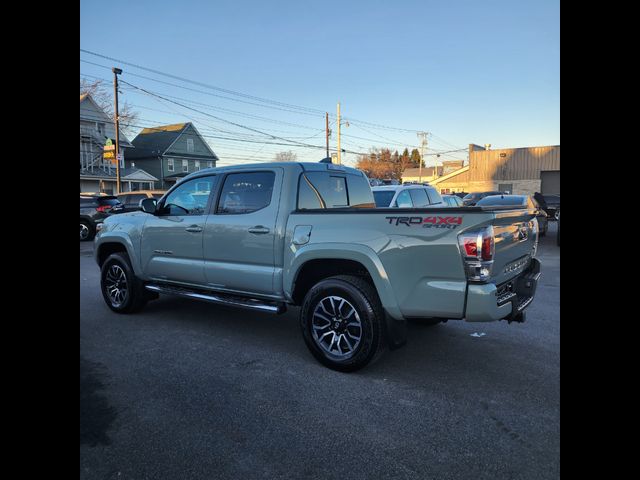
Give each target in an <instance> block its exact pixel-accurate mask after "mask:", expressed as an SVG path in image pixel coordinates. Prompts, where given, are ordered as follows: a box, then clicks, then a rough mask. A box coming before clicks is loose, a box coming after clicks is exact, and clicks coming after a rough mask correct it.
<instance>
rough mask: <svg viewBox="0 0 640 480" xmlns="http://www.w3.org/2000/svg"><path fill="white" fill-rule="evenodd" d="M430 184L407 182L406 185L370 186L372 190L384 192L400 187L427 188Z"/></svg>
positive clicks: (404, 188)
mask: <svg viewBox="0 0 640 480" xmlns="http://www.w3.org/2000/svg"><path fill="white" fill-rule="evenodd" d="M429 187H431V185H421V184H407V185H379V186H377V187H371V191H372V192H384V191H385V190H387V191H393V192H395V191H397V190H400V189H403V190H406V189H415V188H429Z"/></svg>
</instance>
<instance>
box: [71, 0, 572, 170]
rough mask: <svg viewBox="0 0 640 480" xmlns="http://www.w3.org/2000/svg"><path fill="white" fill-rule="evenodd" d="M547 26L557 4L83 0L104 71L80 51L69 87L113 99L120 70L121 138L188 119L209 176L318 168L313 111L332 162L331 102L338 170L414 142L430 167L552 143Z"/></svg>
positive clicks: (85, 23) (556, 119)
mask: <svg viewBox="0 0 640 480" xmlns="http://www.w3.org/2000/svg"><path fill="white" fill-rule="evenodd" d="M559 20H560V11H559V0H529V1H513V0H489V1H481V0H475V1H456V0H449V1H446V0H445V1H442V0H437V1H430V0H424V1H408V0H407V1H403V0H396V1H389V0H385V1H378V0H368V1H345V0H342V1H333V0H326V1H322V2H319V1H303V0H298V1H280V0H271V1H257V0H254V1H247V0H233V1H227V0H215V1H211V0H210V1H194V0H183V1H180V2H175V1H172V2H168V1H164V0H155V1H136V2H131V1H120V0H111V1H110V2H108V3H105V2H103V1H97V0H81V2H80V48H81V49H84V50H87V51H89V52H93V53H97V54H100V55H104V56H107V57H111V58H113V59H116V60H117V61H113V60H109V59H105V58H101V57H99V56H96V55H93V54H90V53H85V52H82V51H81V52H80V59H81V61H80V76H81V78H82V77H85V78H86V79H88V80H95V79H97V78H102V79H105V81H106V85H107V86H108V87H109V88H112V87H111V83H110V82H112V78H113V74H112V73H111V72H110V68H111V67H112V66H117V67H119V68H122V70H123V73H122V75H121V76H120V79H121V80H122V81H123V82H127V83H122V84H121V86H122V89H121V91H122V94H121V96H120V103H122V102H124V101H126V102H128V103H130V104H131V105H132V107H133V108H134V109H135V110H137V111H138V113H139V122H138V123H139V127H137V128H134V132H137V131H139V130H140V127H143V126H156V125H161V124H167V123H178V122H185V121H192V122H193V123H194V125H196V128H197V129H198V130H199V131H200V133H201V134H203V136H205V137H206V140H207V141H208V143H209V144H210V145H211V147H212V149H213V150H214V151H215V152H216V154H217V155H218V156H219V157H220V160H221V161H220V162H219V165H229V164H234V163H247V162H262V161H271V160H273V158H274V156H275V154H276V153H277V152H280V151H284V150H291V151H293V152H294V153H296V154H297V156H298V160H301V161H319V160H320V159H321V158H323V157H324V156H325V150H324V149H322V148H308V147H307V145H315V146H324V145H325V136H324V126H325V120H324V114H323V113H322V112H325V111H326V112H328V113H329V114H330V121H331V130H332V135H331V139H330V144H331V149H332V150H333V151H335V148H336V124H335V114H336V104H337V102H340V104H341V113H342V115H343V125H342V128H341V131H342V142H341V143H342V148H344V149H345V150H348V151H349V152H350V153H347V154H345V155H344V156H343V163H347V164H354V162H355V160H356V159H357V153H359V152H368V151H369V149H370V148H372V147H377V148H384V147H387V148H391V149H392V150H400V151H401V150H402V149H403V148H404V147H407V148H409V150H411V149H412V148H416V147H417V146H418V145H419V140H418V137H417V133H416V132H417V131H425V132H429V134H428V136H427V146H426V153H427V154H428V156H427V164H428V165H432V164H433V163H434V162H437V161H442V160H452V159H465V158H467V154H466V151H465V149H466V148H467V147H468V144H469V143H475V144H479V145H484V144H491V145H492V147H491V148H514V147H525V146H542V145H559V144H560V26H559ZM122 61H124V62H127V63H129V64H134V65H137V66H139V67H145V68H149V69H153V70H156V71H158V72H164V73H166V74H170V75H174V76H178V77H181V79H186V80H190V81H192V82H198V84H195V83H188V82H186V81H184V80H178V79H175V78H172V77H167V76H163V75H160V74H158V73H152V72H149V71H147V70H142V69H140V68H137V67H134V66H132V65H127V64H122V63H120V62H122ZM88 62H91V63H88ZM94 64H98V65H94ZM105 67H108V68H105ZM136 75H142V76H144V77H147V78H141V77H139V76H136ZM161 82H165V83H161ZM167 83H171V84H172V85H167ZM131 85H133V86H131ZM136 87H137V88H136ZM141 88H142V89H144V90H147V92H151V94H149V93H145V92H143V91H142V90H140V89H141ZM221 89H222V90H221ZM229 91H231V92H229ZM154 94H155V96H154ZM175 102H178V103H179V104H180V105H178V104H177V103H175ZM283 104H286V105H283ZM187 107H188V108H187ZM195 110H197V111H195ZM231 122H232V123H231ZM346 122H348V123H349V125H348V126H347V125H346ZM265 134H267V135H265ZM132 136H135V133H134V134H133V135H132ZM216 137H218V138H216ZM220 137H224V138H220ZM265 142H268V143H265ZM274 143H289V144H293V145H294V146H292V145H274ZM438 152H443V153H441V156H440V157H439V158H437V157H436V156H435V155H434V154H435V153H438Z"/></svg>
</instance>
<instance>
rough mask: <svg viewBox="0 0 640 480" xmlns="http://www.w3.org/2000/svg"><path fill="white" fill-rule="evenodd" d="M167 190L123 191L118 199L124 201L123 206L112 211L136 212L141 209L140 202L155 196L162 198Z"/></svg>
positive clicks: (158, 198)
mask: <svg viewBox="0 0 640 480" xmlns="http://www.w3.org/2000/svg"><path fill="white" fill-rule="evenodd" d="M164 193H165V190H138V191H136V192H122V193H119V194H118V200H120V203H122V207H121V208H116V209H114V211H113V212H112V213H125V212H135V211H136V210H140V202H141V201H142V200H144V199H145V198H155V199H156V200H160V198H162V195H164Z"/></svg>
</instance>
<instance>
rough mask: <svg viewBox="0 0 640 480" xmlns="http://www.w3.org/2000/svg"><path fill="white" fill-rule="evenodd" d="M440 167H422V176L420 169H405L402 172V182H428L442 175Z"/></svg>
mask: <svg viewBox="0 0 640 480" xmlns="http://www.w3.org/2000/svg"><path fill="white" fill-rule="evenodd" d="M442 171H443V169H442V167H441V166H438V167H423V168H422V175H421V174H420V168H406V169H405V170H404V172H402V182H403V183H404V182H430V181H431V180H433V179H436V178H438V177H439V176H440V175H442Z"/></svg>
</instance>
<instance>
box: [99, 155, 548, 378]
mask: <svg viewBox="0 0 640 480" xmlns="http://www.w3.org/2000/svg"><path fill="white" fill-rule="evenodd" d="M205 187H206V188H205ZM403 188H405V189H406V188H407V187H403ZM412 188H415V189H416V191H417V188H418V187H409V190H408V191H413V190H411V189H412ZM419 188H420V189H422V190H423V191H424V192H425V193H426V190H425V189H424V187H419ZM205 193H206V194H205ZM438 197H439V195H438ZM142 208H143V211H142V212H131V213H124V214H121V215H113V216H111V217H109V218H107V219H106V220H105V221H104V225H103V228H102V229H101V230H100V231H99V232H98V236H97V237H96V243H95V248H94V258H95V260H96V262H97V264H98V265H99V267H100V269H101V274H100V278H101V281H100V285H101V290H102V295H103V298H104V300H105V302H106V304H107V306H108V307H109V308H110V309H111V310H113V311H114V312H117V313H121V314H122V313H130V312H134V311H137V310H140V309H141V308H143V307H144V305H145V303H146V302H148V301H149V300H153V299H154V298H155V297H157V296H158V295H159V294H172V295H178V296H182V297H186V298H192V299H199V300H205V301H209V302H213V303H218V304H225V305H232V306H236V307H243V308H247V309H250V310H253V311H259V312H263V313H282V312H284V311H285V310H286V308H287V306H289V305H294V306H300V311H299V321H300V327H301V332H302V337H303V339H304V341H305V343H306V345H307V347H308V348H309V350H310V352H311V353H312V354H313V356H314V357H315V358H316V359H317V360H318V361H319V362H321V363H322V364H324V365H326V366H328V367H329V368H333V369H336V370H340V371H354V370H357V369H359V368H362V367H364V366H365V365H367V363H369V362H370V361H371V360H372V359H373V358H374V357H375V356H376V355H377V354H378V353H379V352H381V351H382V348H383V346H385V345H386V346H389V347H390V348H392V349H393V348H398V347H400V346H402V345H403V344H404V343H405V342H406V338H407V327H406V323H407V319H409V318H421V319H425V320H426V319H428V321H429V322H430V323H432V324H436V323H440V322H441V321H443V320H445V319H458V320H465V321H469V322H476V321H477V322H486V321H493V320H501V319H505V320H508V321H509V322H511V321H516V322H522V321H524V319H525V318H524V315H525V313H524V309H525V308H526V307H527V306H528V305H530V304H531V302H532V300H533V297H534V295H535V289H536V285H537V282H538V279H539V277H540V262H539V261H538V259H537V258H536V257H535V253H536V247H537V235H531V233H532V232H533V224H532V222H531V219H532V218H533V216H532V215H533V214H532V212H530V211H528V210H527V209H526V208H523V207H509V206H508V207H494V208H493V209H492V208H485V209H461V210H463V212H455V213H453V214H452V213H451V209H450V208H433V209H429V210H427V209H424V210H418V209H407V210H399V209H398V210H395V211H394V210H393V209H388V208H375V204H374V197H373V194H372V192H371V188H370V186H369V183H368V182H367V179H366V177H365V176H364V175H363V174H362V172H360V171H359V170H356V169H354V168H349V167H345V166H343V165H333V164H324V163H297V162H295V163H294V162H281V163H260V164H253V165H234V166H228V167H221V168H216V169H207V170H204V171H200V172H194V173H192V174H190V175H188V176H186V177H185V178H184V179H183V180H182V181H181V182H180V183H179V184H177V185H175V186H173V187H172V188H171V189H170V190H169V191H168V192H167V193H166V194H165V196H164V197H163V198H162V199H161V200H159V201H156V200H155V199H153V198H147V199H144V200H143V201H142ZM464 210H468V211H464ZM514 229H515V230H517V231H518V232H520V236H514V235H504V233H505V232H508V231H511V230H514ZM496 240H497V241H496ZM486 347H487V348H489V347H490V345H487V346H486ZM238 354H241V352H238Z"/></svg>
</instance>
